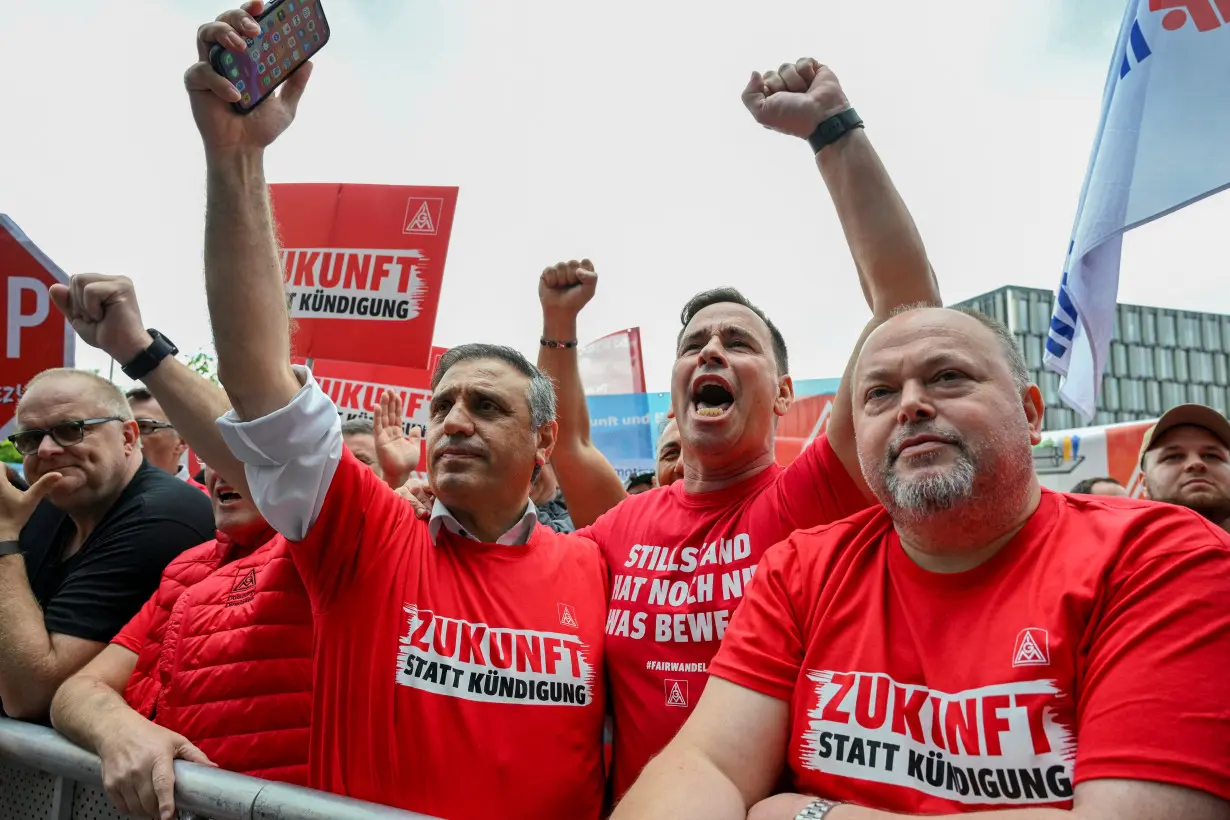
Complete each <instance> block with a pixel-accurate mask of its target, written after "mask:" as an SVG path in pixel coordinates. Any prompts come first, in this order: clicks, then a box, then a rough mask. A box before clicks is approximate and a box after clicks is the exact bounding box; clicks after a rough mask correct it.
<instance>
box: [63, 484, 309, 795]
mask: <svg viewBox="0 0 1230 820" xmlns="http://www.w3.org/2000/svg"><path fill="white" fill-rule="evenodd" d="M205 475H206V482H205V483H206V486H207V487H208V488H209V491H210V498H211V499H212V500H213V506H214V518H215V522H216V524H217V527H218V533H217V536H218V537H217V540H215V541H210V542H208V543H205V544H201V545H200V546H198V547H194V548H192V549H190V550H188V551H186V552H184V553H182V554H181V555H180V556H179V557H178V558H176V559H175V560H174V561H172V562H171V563H170V564H168V565H167V568H166V569H165V570H164V571H163V575H162V583H161V584H160V585H159V588H158V592H156V593H155V594H154V596H153V597H152V598H150V599H149V600H148V601H147V602H146V603H145V606H143V607H142V608H141V611H140V612H138V613H137V615H136V616H135V617H134V618H133V619H132V620H131V621H129V623H128V625H127V626H125V627H124V628H123V629H122V630H121V631H120V633H119V634H118V635H116V637H115V638H114V639H113V640H112V642H111V644H110V645H108V647H107V648H106V649H105V650H103V651H102V652H101V653H99V655H98V656H97V657H96V658H95V659H94V660H93V661H91V662H90V663H89V664H87V665H86V666H85V667H84V668H83V669H82V670H81V671H80V672H78V673H77V674H76V675H74V676H73V677H72V678H69V680H67V681H66V682H65V683H64V685H63V686H61V687H60V690H59V691H58V692H57V693H56V697H55V700H54V701H53V703H52V722H53V724H54V725H55V727H56V728H57V729H59V730H60V731H61V732H62V733H63V734H64V735H66V736H67V737H69V738H70V739H71V740H73V741H75V742H76V743H78V744H79V745H81V746H84V747H85V748H87V749H91V750H93V751H94V752H96V753H97V754H98V755H99V757H101V758H102V771H103V786H104V788H105V789H106V791H107V794H108V795H109V796H110V797H111V799H112V800H113V801H114V802H115V804H116V806H117V807H118V808H119V809H120V811H121V812H124V813H125V814H132V815H135V816H147V817H157V816H167V815H166V813H165V812H164V810H169V807H170V806H171V805H173V803H172V793H173V790H174V772H173V769H172V763H173V761H174V760H175V759H176V758H179V759H183V760H189V761H192V762H194V763H203V764H212V765H216V766H220V767H221V768H224V769H228V770H230V771H235V772H240V773H242V774H248V775H252V776H254V777H263V778H267V779H272V780H283V781H287V782H290V783H297V784H300V785H306V783H307V762H308V761H307V751H308V734H309V730H310V727H311V699H312V695H311V678H312V676H311V669H312V613H311V607H310V605H309V603H308V599H307V593H306V591H305V590H304V587H303V582H302V581H301V580H300V579H299V573H298V571H297V570H296V569H295V565H294V563H293V562H292V561H291V558H290V553H289V552H288V550H287V546H286V541H285V539H283V538H282V537H281V536H279V535H278V534H277V533H275V532H274V531H273V530H272V529H271V528H270V527H269V525H268V524H266V523H265V520H264V519H263V518H261V515H260V513H259V512H257V510H256V507H255V506H254V505H253V504H252V502H251V501H249V500H248V499H247V498H246V497H245V496H244V495H243V494H241V493H240V492H239V491H238V490H236V489H235V488H234V487H232V486H231V485H230V484H228V483H227V482H226V481H225V479H223V478H222V477H221V476H220V475H219V474H218V473H216V472H215V471H213V470H212V469H207V470H206V474H205ZM121 692H122V693H123V697H122V698H121V697H120V693H121Z"/></svg>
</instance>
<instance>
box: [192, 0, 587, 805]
mask: <svg viewBox="0 0 1230 820" xmlns="http://www.w3.org/2000/svg"><path fill="white" fill-rule="evenodd" d="M259 8H260V4H259V3H250V4H248V5H245V6H244V8H243V9H241V10H238V11H234V12H228V13H226V14H223V15H222V16H221V17H220V18H219V19H218V21H217V22H214V23H209V24H207V25H205V26H202V27H201V28H200V29H199V31H198V33H197V36H198V41H197V54H198V55H207V54H208V53H209V50H210V48H211V47H212V46H213V45H215V44H221V45H222V46H223V47H232V46H233V44H234V42H236V38H238V37H239V36H240V35H239V33H238V32H247V31H251V28H252V26H253V21H252V18H251V16H250V14H251V13H252V12H253V11H255V10H259ZM239 42H242V40H239ZM311 68H312V66H311V64H310V63H308V64H305V65H304V66H303V67H302V68H300V70H299V71H297V72H295V73H294V74H293V75H292V76H291V77H290V79H289V80H287V81H286V82H285V83H284V84H283V85H282V87H281V90H280V93H279V94H277V95H276V96H271V97H269V98H267V99H266V100H265V101H264V102H263V103H262V104H261V107H260V109H259V110H257V111H255V112H254V113H253V114H251V115H250V116H240V115H237V114H236V113H235V112H234V111H233V110H232V109H231V107H230V105H229V100H230V98H229V97H228V96H227V95H228V94H229V93H230V91H231V90H233V87H232V86H230V84H229V83H227V82H226V81H225V80H224V79H222V78H220V77H219V76H218V75H217V74H215V73H214V72H213V70H212V68H211V67H210V65H209V63H208V62H207V61H205V60H203V59H202V60H201V61H200V62H198V63H196V64H195V65H193V66H192V67H191V68H190V69H189V70H188V72H187V73H186V74H185V78H184V79H185V84H186V85H187V87H188V90H189V97H190V99H191V103H192V109H193V115H194V117H195V119H196V123H197V127H198V128H199V130H200V132H201V135H202V139H203V142H204V145H205V154H206V165H207V169H208V179H207V192H208V193H207V213H206V229H205V278H206V290H207V293H208V298H209V311H210V318H211V321H212V324H213V330H214V334H215V337H216V340H217V351H218V372H219V374H220V376H221V378H222V383H223V387H224V388H225V389H226V391H227V393H228V394H229V397H230V399H231V404H232V406H233V408H234V410H233V411H232V412H231V413H228V414H227V416H225V417H223V419H222V420H221V421H220V422H219V426H220V427H221V429H222V432H223V435H224V437H225V438H226V441H227V444H228V445H229V446H230V448H231V450H232V451H233V452H234V453H235V455H236V456H237V457H238V458H239V459H240V460H241V461H243V462H244V464H245V473H246V475H247V479H248V487H249V490H250V492H251V497H252V499H253V501H254V502H255V503H256V505H257V507H258V508H259V509H260V511H261V513H262V514H263V515H264V517H265V519H266V520H267V521H268V522H269V523H270V524H271V525H272V526H273V527H274V528H275V529H276V530H278V531H279V532H280V533H282V534H283V535H284V536H286V538H287V539H288V540H289V541H290V551H291V555H292V557H293V559H294V561H295V565H296V567H297V568H298V570H299V573H300V575H301V576H302V579H303V583H304V586H305V587H306V588H307V591H308V596H309V598H310V599H311V602H312V611H313V616H314V619H315V641H314V663H313V682H312V685H313V700H312V737H311V749H310V752H309V770H310V772H309V782H310V785H312V786H315V787H317V788H321V789H326V790H329V791H333V792H336V793H340V794H346V795H350V796H352V797H357V798H361V799H365V800H371V801H375V802H381V803H387V804H391V805H394V806H398V807H401V808H406V809H410V810H414V811H418V812H422V813H424V814H428V815H434V816H438V817H449V818H453V819H454V820H468V818H487V817H496V816H498V817H500V818H505V819H506V820H515V818H543V817H576V818H592V819H593V820H596V818H598V817H599V815H600V813H601V808H602V797H603V765H602V745H601V744H602V726H603V720H604V715H605V685H604V677H605V670H604V666H603V654H602V651H603V629H604V625H605V619H606V601H607V599H608V589H607V573H606V567H605V564H604V563H603V560H602V557H601V555H600V554H599V552H598V550H597V547H596V545H595V544H594V543H593V542H592V541H588V540H585V539H580V538H576V537H574V536H563V535H559V534H557V533H555V532H552V531H551V530H550V529H549V528H547V527H544V526H541V525H538V524H537V523H536V518H537V516H536V511H535V508H534V506H533V504H531V503H530V500H529V498H530V485H531V483H532V481H533V477H534V474H535V471H536V470H537V469H539V468H540V467H541V465H543V464H545V463H546V462H547V460H548V459H549V458H550V455H551V450H552V448H553V447H554V444H555V438H556V434H557V429H558V428H557V424H556V422H555V392H554V388H553V387H552V385H551V381H550V380H549V379H548V378H547V377H546V376H544V375H543V374H542V373H541V372H540V371H539V370H538V369H537V368H536V367H534V366H533V365H531V364H530V363H529V362H527V361H526V360H525V358H524V357H522V356H521V355H520V354H519V353H517V352H516V351H513V350H510V349H508V348H502V347H497V346H493V345H462V346H461V347H456V348H453V349H452V350H450V351H449V352H448V353H447V354H445V355H444V357H443V358H442V359H441V360H440V363H439V365H438V367H437V369H436V372H435V374H434V377H433V379H432V400H431V408H430V418H429V420H428V423H427V453H428V474H429V476H430V484H431V489H432V491H433V494H434V496H435V498H436V507H435V511H434V513H435V514H434V515H433V516H432V520H430V521H422V520H420V519H419V518H418V517H417V516H416V515H415V513H414V509H413V507H412V506H411V505H410V503H409V502H407V501H406V500H405V499H403V498H401V497H400V496H399V495H398V494H397V493H396V492H395V491H394V490H392V489H390V488H389V487H388V486H387V485H386V484H385V483H384V482H382V481H381V480H380V479H379V478H377V477H376V476H374V475H373V474H372V472H371V471H370V470H368V469H367V468H366V467H364V466H363V465H362V464H360V463H359V461H358V460H357V459H356V458H355V456H354V455H353V454H352V453H350V452H349V451H348V450H347V449H346V448H345V447H344V446H343V441H342V429H341V423H340V421H339V419H338V415H337V410H336V408H335V407H334V406H333V403H332V402H331V401H330V400H329V399H328V397H327V396H326V395H325V394H324V393H323V392H322V391H321V390H320V388H319V387H318V386H317V384H316V382H315V381H314V380H313V379H312V377H311V374H310V373H309V372H308V371H307V370H306V369H303V368H299V369H297V370H296V369H292V367H291V365H290V328H289V317H288V315H287V306H286V301H285V298H284V295H283V290H282V271H281V265H280V263H279V258H278V252H277V244H276V238H275V235H274V227H273V220H272V214H271V211H270V206H269V198H268V188H267V185H266V182H265V178H264V170H263V154H264V148H265V147H266V146H267V145H269V144H270V143H272V142H273V141H274V139H276V138H277V136H278V135H279V134H280V133H281V132H282V131H283V130H285V128H286V127H287V126H288V125H289V124H290V122H291V121H292V120H293V118H294V114H295V108H296V106H297V104H298V100H299V97H300V95H301V94H302V92H303V89H304V86H305V84H306V82H307V80H308V77H309V76H310V74H311ZM220 80H221V82H219V81H220ZM374 415H375V416H376V419H375V422H376V423H375V427H376V430H375V433H376V436H377V439H381V438H382V437H384V436H387V435H396V433H395V432H394V431H393V429H392V428H394V427H395V426H396V427H398V428H399V427H400V425H399V424H396V422H397V421H399V419H398V418H397V417H398V416H399V415H400V414H399V411H398V409H397V399H396V397H395V396H394V395H393V394H391V393H387V392H386V393H385V395H384V396H382V398H381V400H380V405H379V406H378V408H377V410H376V412H375V414H374Z"/></svg>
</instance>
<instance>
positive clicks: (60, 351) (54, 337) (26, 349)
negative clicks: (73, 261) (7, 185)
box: [0, 214, 77, 436]
mask: <svg viewBox="0 0 1230 820" xmlns="http://www.w3.org/2000/svg"><path fill="white" fill-rule="evenodd" d="M56 282H60V283H62V284H68V276H67V275H66V274H65V273H64V271H62V270H60V268H59V267H57V266H56V263H55V262H52V261H51V260H50V259H48V258H47V256H46V254H44V253H43V252H42V251H40V250H39V249H38V247H37V246H36V245H35V244H34V243H33V242H31V241H30V238H29V237H27V236H26V235H25V234H24V233H22V230H21V228H19V227H17V225H16V223H14V222H13V220H11V219H9V218H8V217H7V216H5V215H4V214H0V316H3V317H4V335H3V339H2V340H0V342H2V343H3V348H0V350H2V351H3V355H2V356H0V436H7V435H9V434H10V433H12V432H13V417H14V414H15V413H16V411H17V400H18V399H20V398H21V394H22V392H23V391H24V390H25V387H26V382H28V381H30V379H32V378H34V377H35V376H36V375H38V374H39V373H41V372H43V371H44V370H46V369H48V368H51V367H72V366H73V352H74V344H75V342H76V339H77V335H76V334H75V333H73V329H72V326H71V325H69V324H68V322H67V321H66V320H65V319H64V314H62V313H60V311H58V310H56V308H55V305H53V304H51V295H50V293H49V289H50V287H51V286H52V285H53V284H55V283H56Z"/></svg>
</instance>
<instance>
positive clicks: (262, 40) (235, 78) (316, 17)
mask: <svg viewBox="0 0 1230 820" xmlns="http://www.w3.org/2000/svg"><path fill="white" fill-rule="evenodd" d="M256 22H257V24H258V25H259V26H260V29H261V30H260V34H259V35H257V36H256V37H245V38H244V43H245V49H244V51H242V52H236V51H229V50H227V49H225V48H223V47H222V46H217V45H216V46H214V47H213V48H212V49H211V50H210V52H209V63H210V65H212V66H213V68H214V71H216V72H218V73H219V74H221V75H222V76H223V77H226V78H227V79H228V80H230V81H231V84H232V85H234V86H235V88H236V90H238V91H239V94H240V98H239V101H238V102H235V103H232V104H231V107H232V108H234V109H235V111H237V112H238V113H240V114H248V113H250V112H251V111H252V110H253V109H254V108H256V106H258V105H260V104H261V103H262V102H264V101H265V100H266V99H268V97H269V96H270V95H271V94H273V92H274V90H275V89H276V88H277V87H278V86H279V85H281V84H282V83H284V82H285V81H286V79H287V78H288V77H290V75H291V74H293V73H295V71H297V70H298V69H299V67H300V66H301V65H303V64H304V63H306V62H307V61H308V60H309V59H311V58H312V57H314V56H316V52H317V51H319V50H320V49H321V48H323V47H324V45H325V43H327V42H329V23H328V22H327V21H326V20H325V14H324V10H323V9H322V8H321V4H320V0H273V2H272V3H269V4H268V5H267V6H266V7H265V9H264V11H262V12H261V13H260V15H259V16H258V17H257V18H256Z"/></svg>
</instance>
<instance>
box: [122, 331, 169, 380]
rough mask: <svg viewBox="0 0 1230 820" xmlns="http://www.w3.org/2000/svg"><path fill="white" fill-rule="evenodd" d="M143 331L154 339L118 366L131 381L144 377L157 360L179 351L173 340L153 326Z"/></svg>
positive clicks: (155, 365) (159, 360) (156, 363)
mask: <svg viewBox="0 0 1230 820" xmlns="http://www.w3.org/2000/svg"><path fill="white" fill-rule="evenodd" d="M145 332H146V333H148V334H149V335H150V336H152V337H153V339H154V341H152V342H150V346H149V347H147V348H145V349H144V350H142V351H141V352H140V353H138V354H137V357H136V358H135V359H133V360H132V361H131V362H129V363H128V364H125V365H123V366H121V367H120V369H121V370H123V371H124V375H125V376H127V377H128V378H130V379H132V380H133V381H139V380H141V379H143V378H145V377H146V376H147V375H148V374H149V372H150V371H151V370H153V369H154V368H155V367H157V366H158V363H159V362H161V361H162V360H163V359H165V358H166V357H167V356H174V355H175V354H176V353H178V352H179V348H178V347H176V346H175V342H172V341H171V340H170V339H168V338H167V337H166V336H163V335H162V334H161V333H159V332H158V331H156V330H154V329H153V328H147V329H146V331H145Z"/></svg>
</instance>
